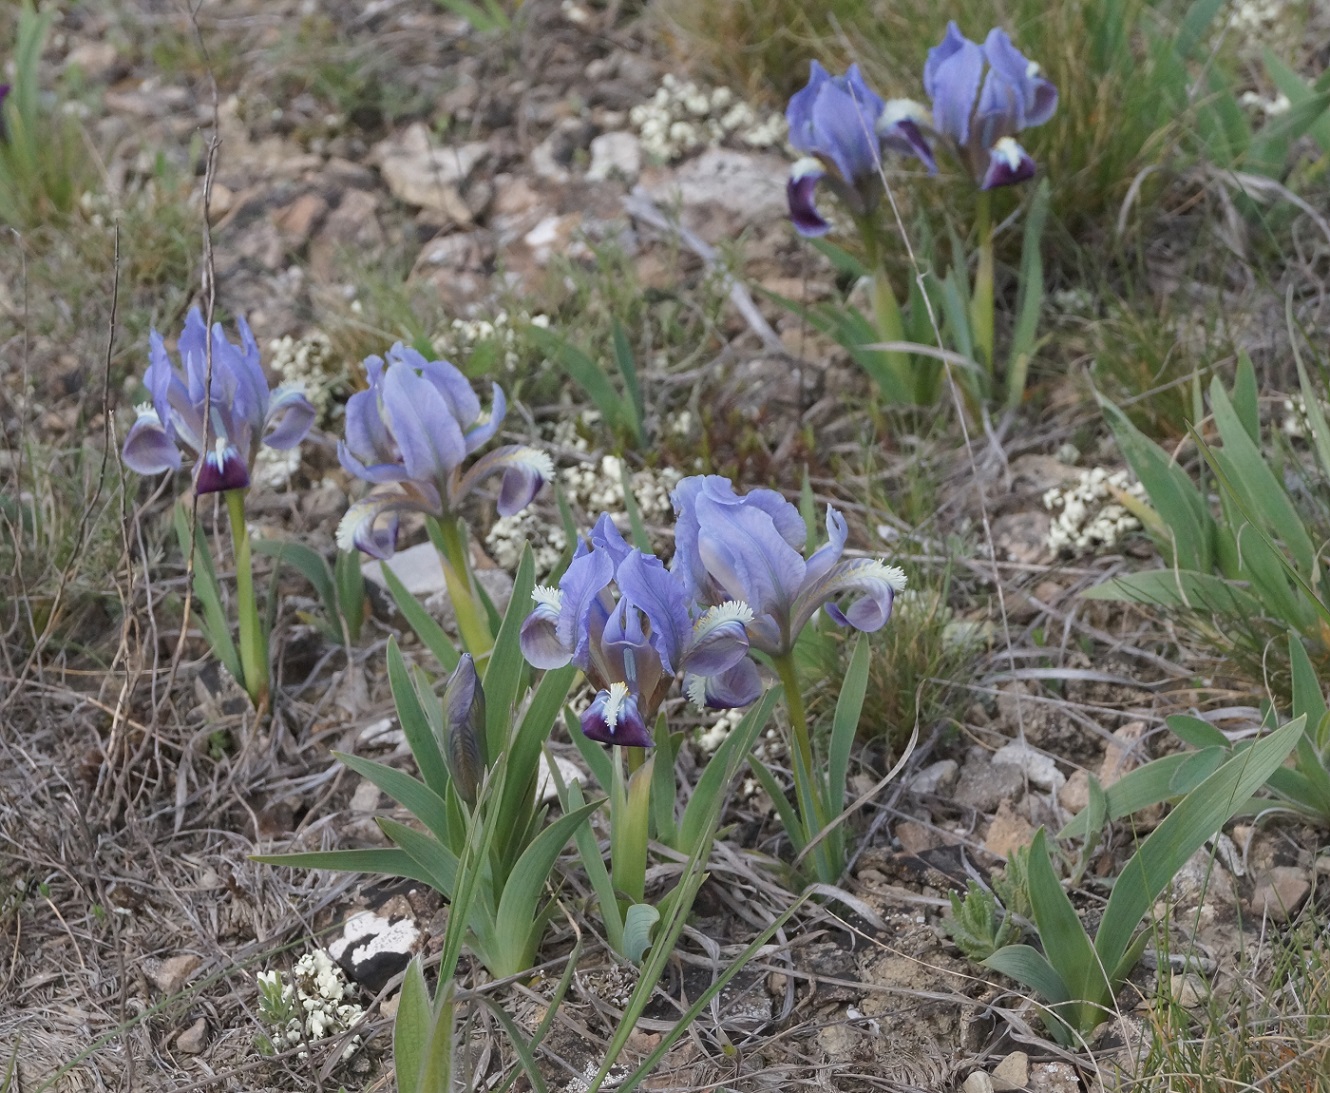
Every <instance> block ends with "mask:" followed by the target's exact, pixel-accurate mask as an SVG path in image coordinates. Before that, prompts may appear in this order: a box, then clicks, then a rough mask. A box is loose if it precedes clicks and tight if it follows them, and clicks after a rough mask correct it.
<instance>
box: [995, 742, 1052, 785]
mask: <svg viewBox="0 0 1330 1093" xmlns="http://www.w3.org/2000/svg"><path fill="white" fill-rule="evenodd" d="M993 762H994V764H997V765H1003V764H1006V765H1010V766H1014V767H1016V768H1017V769H1018V770H1020V771H1021V773H1023V774H1024V775H1025V776H1026V777H1027V778H1029V779H1030V784H1031V785H1033V786H1038V787H1039V788H1040V789H1043V790H1058V789H1061V788H1062V787H1063V785H1065V784H1066V781H1067V779H1066V776H1065V775H1064V774H1063V773H1062V771H1060V770H1058V765H1057V763H1056V762H1055V761H1054V760H1053V757H1052V756H1049V755H1045V754H1044V753H1043V752H1041V751H1039V750H1038V749H1037V748H1032V747H1030V745H1029V744H1023V743H1021V742H1020V741H1018V740H1017V741H1012V742H1011V743H1010V744H1004V745H1003V746H1002V747H1000V748H998V750H997V751H995V752H994V753H993Z"/></svg>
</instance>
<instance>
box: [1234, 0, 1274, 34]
mask: <svg viewBox="0 0 1330 1093" xmlns="http://www.w3.org/2000/svg"><path fill="white" fill-rule="evenodd" d="M1287 11H1288V0H1233V5H1232V8H1231V9H1230V11H1229V15H1228V26H1229V29H1230V30H1231V31H1233V32H1234V34H1235V35H1236V36H1238V37H1239V38H1240V39H1241V38H1247V37H1252V36H1256V35H1260V34H1261V33H1262V32H1265V31H1269V30H1270V29H1271V28H1273V27H1276V26H1278V25H1279V24H1280V23H1281V22H1283V20H1284V18H1285V16H1286V14H1287Z"/></svg>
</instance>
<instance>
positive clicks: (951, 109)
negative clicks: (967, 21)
mask: <svg viewBox="0 0 1330 1093" xmlns="http://www.w3.org/2000/svg"><path fill="white" fill-rule="evenodd" d="M983 74H984V51H983V48H982V47H981V46H979V45H978V44H977V43H975V42H972V41H970V39H969V38H967V37H965V35H963V34H962V33H961V32H960V28H958V27H957V26H956V24H955V22H950V23H948V24H947V33H946V36H945V37H944V38H943V39H942V42H941V44H940V45H937V46H934V47H933V48H932V49H930V50H929V51H928V61H927V62H926V63H925V65H924V90H925V91H927V92H928V97H929V98H930V99H932V100H933V124H934V125H935V126H936V127H937V130H938V132H939V133H942V134H943V135H944V136H947V137H949V138H951V139H952V140H954V141H955V142H956V143H957V144H958V145H961V146H964V145H965V144H966V143H967V142H968V141H969V139H970V115H971V114H972V113H973V112H974V105H975V99H976V97H977V96H978V94H979V84H980V81H981V80H982V79H983Z"/></svg>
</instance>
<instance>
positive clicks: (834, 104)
mask: <svg viewBox="0 0 1330 1093" xmlns="http://www.w3.org/2000/svg"><path fill="white" fill-rule="evenodd" d="M882 105H883V103H882V99H881V98H880V97H879V96H878V95H876V94H874V93H873V92H872V91H870V90H869V89H868V87H867V85H866V84H865V83H864V81H863V77H862V76H860V75H859V67H858V66H857V65H851V66H850V70H849V72H848V73H847V74H846V75H845V76H843V77H841V78H839V79H832V80H831V81H829V82H828V83H826V84H824V85H823V86H822V87H821V89H820V90H819V92H818V95H817V98H816V99H815V100H814V101H813V113H812V128H813V134H814V141H815V142H816V147H814V148H813V149H811V154H812V155H815V156H817V158H818V159H820V160H822V161H823V162H824V163H826V164H828V165H829V166H832V167H834V168H835V169H836V173H837V174H839V175H840V177H841V178H842V179H843V180H844V181H846V182H848V183H850V184H851V185H856V184H858V183H861V182H863V181H865V180H867V179H870V178H872V177H873V176H874V175H876V174H877V170H878V166H879V164H880V163H881V162H882V152H881V146H880V144H879V142H878V138H877V119H878V117H879V115H880V114H881V113H882Z"/></svg>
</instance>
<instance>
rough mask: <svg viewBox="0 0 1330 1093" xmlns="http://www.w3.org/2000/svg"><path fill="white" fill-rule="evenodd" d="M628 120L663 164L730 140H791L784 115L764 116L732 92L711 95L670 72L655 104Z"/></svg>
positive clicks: (762, 143)
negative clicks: (786, 133) (787, 136)
mask: <svg viewBox="0 0 1330 1093" xmlns="http://www.w3.org/2000/svg"><path fill="white" fill-rule="evenodd" d="M628 120H629V121H631V122H632V124H633V126H634V127H635V128H636V129H637V132H638V136H639V137H641V139H642V149H643V151H645V152H646V154H647V155H648V156H650V157H651V158H652V159H654V160H656V161H657V162H659V163H670V162H673V161H674V160H677V159H682V158H683V157H684V156H686V155H688V154H689V153H690V152H696V151H698V150H699V149H701V148H705V147H707V146H708V145H714V144H720V143H722V142H723V141H725V140H730V139H732V140H736V141H738V142H740V143H742V144H745V145H747V146H748V147H750V148H773V147H776V146H778V145H779V144H780V143H781V142H782V141H783V140H784V139H785V119H784V118H783V117H782V116H781V115H779V114H771V115H768V116H767V117H765V118H763V117H759V116H758V115H757V113H756V112H754V110H753V108H752V107H751V106H749V105H748V104H747V103H746V102H744V101H743V100H742V99H740V98H739V97H738V96H736V95H735V93H734V92H733V91H731V90H730V89H729V88H728V87H715V88H712V89H711V90H707V89H706V88H704V87H700V86H698V85H697V84H695V83H693V81H692V80H687V81H683V80H678V79H676V78H675V77H674V76H673V75H670V74H669V73H667V74H666V75H665V76H664V77H663V78H662V79H661V81H660V87H658V88H657V89H656V93H655V95H654V96H652V98H651V99H650V100H649V101H647V102H645V103H640V104H638V105H637V106H634V107H633V109H632V110H631V111H630V112H629V114H628Z"/></svg>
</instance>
